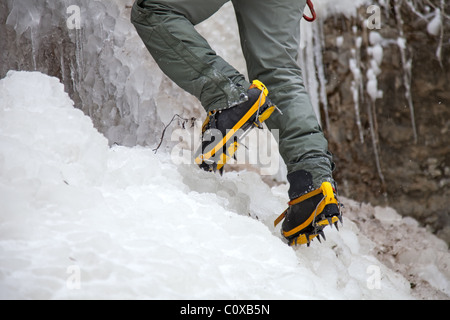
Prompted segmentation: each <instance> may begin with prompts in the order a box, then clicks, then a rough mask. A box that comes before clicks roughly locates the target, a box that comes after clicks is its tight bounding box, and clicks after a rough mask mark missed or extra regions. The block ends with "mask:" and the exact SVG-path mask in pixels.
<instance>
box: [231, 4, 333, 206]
mask: <svg viewBox="0 0 450 320" xmlns="http://www.w3.org/2000/svg"><path fill="white" fill-rule="evenodd" d="M232 2H233V5H234V7H235V11H236V15H237V20H238V24H239V30H240V36H241V43H242V49H243V52H244V55H245V58H246V61H247V67H248V73H249V78H250V80H252V79H258V80H261V81H262V82H263V83H264V84H265V85H266V86H267V88H268V89H269V91H270V94H269V97H270V99H271V100H272V102H273V103H275V104H276V105H277V106H278V108H279V109H280V110H281V111H282V112H283V114H282V115H281V114H278V113H274V114H273V115H272V117H270V119H268V120H267V121H266V124H267V125H268V127H269V128H270V129H278V130H279V145H280V154H281V155H282V157H283V159H284V161H285V162H286V165H287V167H288V172H289V176H288V179H289V181H290V182H291V195H290V196H291V199H292V198H295V197H298V196H299V195H301V194H303V193H306V192H308V191H310V190H312V189H317V188H319V187H320V186H321V184H322V182H324V181H329V182H333V180H332V158H331V155H330V153H329V152H328V142H327V140H326V139H325V137H324V134H323V132H322V129H321V127H320V126H319V123H318V121H317V118H316V115H315V113H314V110H313V108H312V105H311V102H310V99H309V96H308V93H307V91H306V89H305V86H304V83H303V77H302V71H301V68H300V66H299V64H298V50H299V45H300V20H301V18H302V13H303V10H304V7H305V4H306V1H305V0H283V1H271V0H245V1H242V0H233V1H232Z"/></svg>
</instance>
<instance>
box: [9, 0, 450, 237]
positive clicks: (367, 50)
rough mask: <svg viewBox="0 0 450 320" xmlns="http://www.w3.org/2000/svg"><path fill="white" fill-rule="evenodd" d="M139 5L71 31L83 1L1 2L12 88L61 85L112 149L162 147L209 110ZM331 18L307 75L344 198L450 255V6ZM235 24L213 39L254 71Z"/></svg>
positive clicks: (421, 4)
mask: <svg viewBox="0 0 450 320" xmlns="http://www.w3.org/2000/svg"><path fill="white" fill-rule="evenodd" d="M132 3H133V0H109V1H88V0H80V1H78V5H79V7H78V8H79V9H80V17H81V18H82V20H81V25H80V27H79V28H69V26H68V24H67V23H68V18H70V17H71V15H72V14H73V12H75V11H71V10H68V9H69V8H70V6H71V5H72V2H71V1H68V0H67V1H66V0H61V1H46V4H45V5H44V6H43V5H40V4H39V3H38V2H30V1H27V0H15V1H2V2H0V48H1V49H0V50H1V51H0V77H1V78H3V77H4V76H5V75H6V73H7V71H8V70H10V69H14V70H38V71H41V72H44V73H46V74H49V75H51V76H56V77H58V78H60V79H61V81H62V82H63V83H64V85H65V88H66V90H67V91H68V93H69V94H70V96H71V98H72V99H73V100H74V101H75V104H76V106H77V107H78V108H80V109H82V110H83V111H84V112H85V113H86V114H88V115H90V116H91V118H92V119H93V121H94V123H95V126H96V127H97V129H98V130H99V131H100V132H102V133H103V134H104V135H105V136H106V137H107V138H108V139H109V141H110V143H111V144H113V143H118V144H123V145H127V146H131V145H137V144H140V145H149V144H150V145H154V144H155V142H157V141H158V140H159V137H160V136H161V132H162V130H163V128H164V124H167V123H168V122H169V120H170V119H171V118H172V117H173V114H175V113H178V114H180V115H181V116H182V117H184V118H187V119H189V118H191V117H196V118H201V114H202V112H203V110H202V108H201V107H200V106H199V104H198V103H197V102H196V101H195V100H194V99H193V98H192V97H190V96H189V95H187V94H185V93H184V92H182V91H181V90H180V89H178V88H176V87H175V85H173V84H172V83H171V82H170V81H168V79H167V78H166V77H165V76H163V75H162V74H161V72H160V71H159V69H158V67H157V66H156V64H155V63H154V61H152V60H151V58H150V57H149V55H148V53H147V52H146V50H145V48H144V47H143V45H142V42H141V40H140V39H139V38H138V37H137V35H136V33H135V32H134V29H133V28H132V26H131V25H130V23H129V18H128V17H129V11H130V6H131V5H132ZM346 3H347V2H346V1H344V2H343V4H346ZM349 3H350V2H349ZM355 3H356V2H355ZM358 3H364V1H359V2H358ZM331 5H332V6H336V5H335V4H333V2H330V6H331ZM317 6H320V3H317ZM319 9H320V8H319ZM225 10H228V11H226V13H227V17H230V16H232V15H231V14H230V12H229V10H232V8H231V6H228V7H226V8H225ZM331 11H332V10H331V9H330V10H328V14H327V15H320V12H321V10H318V13H319V19H318V20H317V21H316V22H314V23H313V24H308V23H306V22H305V23H303V24H304V27H303V28H302V29H303V30H302V31H303V33H304V35H303V37H302V38H303V42H302V47H301V51H302V55H301V56H302V59H301V63H302V65H303V68H304V73H305V79H306V80H307V86H308V88H309V91H310V94H311V98H312V101H313V104H314V105H315V107H316V110H317V113H318V115H319V116H320V118H321V122H322V125H323V127H324V130H325V132H326V134H327V136H328V138H329V141H330V149H331V151H332V152H333V153H334V155H335V161H336V164H337V170H336V179H337V180H338V182H339V184H340V193H341V194H343V195H344V196H347V197H350V198H353V199H355V200H358V201H365V202H371V203H373V204H375V205H385V204H388V205H390V206H393V207H394V208H395V209H397V210H398V211H399V212H400V213H401V214H403V215H411V216H413V217H415V218H417V219H418V220H419V221H420V222H421V223H423V225H426V226H429V227H430V228H431V229H432V230H433V231H434V232H435V233H437V234H438V235H439V236H441V237H442V238H444V239H445V240H446V241H447V243H450V221H449V220H450V218H449V215H450V212H449V210H450V209H449V205H448V199H449V198H450V139H449V136H450V132H449V131H450V72H449V70H450V38H449V35H450V9H449V6H446V5H445V0H430V1H420V0H414V1H413V0H391V1H387V0H377V1H369V0H368V1H365V4H364V5H361V6H360V8H359V9H357V10H356V9H355V10H354V12H353V13H352V12H351V11H352V10H344V11H343V12H344V13H342V14H339V13H334V12H333V13H332V14H330V12H331ZM322 12H325V11H324V10H322ZM234 23H235V22H234V21H232V23H231V22H230V18H226V19H225V18H223V16H222V17H220V15H219V18H218V19H216V20H214V25H213V26H214V28H212V27H211V28H204V31H205V32H208V33H210V35H211V36H212V38H213V39H214V40H216V41H218V43H219V45H218V49H219V50H218V53H219V54H220V55H222V56H224V58H225V59H227V60H229V61H231V63H232V64H233V65H237V66H238V69H239V70H241V71H243V70H242V68H243V66H244V65H245V64H244V63H242V59H241V60H239V59H240V58H236V54H239V42H238V39H237V30H236V27H235V25H233V24H234ZM200 29H201V27H200ZM217 30H220V32H217ZM230 39H231V40H230ZM213 47H214V45H213ZM4 48H6V50H5V49H4ZM127 48H132V49H131V50H132V51H131V50H127ZM149 74H150V75H151V77H149ZM167 105H170V106H171V108H167ZM166 136H168V134H167V135H166Z"/></svg>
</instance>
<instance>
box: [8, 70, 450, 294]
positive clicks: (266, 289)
mask: <svg viewBox="0 0 450 320" xmlns="http://www.w3.org/2000/svg"><path fill="white" fill-rule="evenodd" d="M286 191H287V186H279V187H275V188H269V187H268V186H267V185H266V184H264V183H263V182H262V180H261V178H260V176H259V175H257V174H256V173H251V172H230V173H226V174H225V175H224V176H223V177H220V176H218V175H214V174H208V173H205V172H202V171H200V170H199V169H198V168H197V167H196V166H193V165H175V164H173V162H172V161H171V159H170V156H169V155H167V154H164V153H158V154H155V153H154V152H152V150H150V149H148V148H142V147H135V148H126V147H120V146H114V147H111V148H110V147H109V146H108V142H107V140H106V139H105V138H104V137H103V136H102V135H101V134H99V133H98V132H97V131H96V130H95V129H94V127H93V125H92V122H91V120H90V118H88V117H87V116H85V115H84V114H83V113H82V112H81V111H80V110H78V109H76V108H74V107H73V102H72V101H71V100H70V98H69V97H68V95H67V94H66V93H65V92H64V88H63V85H62V84H60V82H59V81H58V79H56V78H51V77H48V76H46V75H43V74H41V73H37V72H33V73H29V72H9V73H8V75H7V77H6V78H5V79H3V80H0V203H1V209H0V298H1V299H80V298H81V299H91V298H100V299H316V298H324V299H412V298H413V296H412V294H411V289H410V287H411V286H410V282H409V281H407V280H406V279H405V278H404V277H403V276H401V275H400V274H399V273H397V272H395V271H394V270H392V269H390V268H388V267H386V266H385V265H384V264H383V263H382V262H380V261H379V260H378V259H377V258H375V257H374V256H373V255H372V254H371V252H373V250H372V249H373V247H374V246H375V244H374V243H373V242H372V241H370V240H369V239H368V238H367V237H365V236H364V235H363V234H362V233H361V232H360V230H359V229H358V227H357V226H356V224H355V223H353V222H352V221H351V220H350V219H348V218H347V219H346V220H345V224H344V227H342V228H341V231H340V232H337V231H336V230H335V229H333V230H331V229H329V230H327V233H326V235H327V239H328V241H326V242H324V243H323V244H319V243H318V242H314V243H313V244H312V246H311V247H310V248H307V247H300V248H296V249H293V248H290V247H288V246H287V245H286V244H285V243H283V241H282V240H281V238H280V236H279V230H278V229H274V228H273V226H272V223H273V219H274V218H275V217H276V216H277V215H278V214H279V213H280V212H282V211H283V210H284V209H285V206H286V202H287V200H288V199H287V198H286ZM411 259H415V257H411ZM436 270H437V271H436ZM439 270H440V269H439V268H438V267H437V266H434V268H432V271H433V272H437V274H438V275H439V276H440V278H439V279H438V280H439V281H438V286H439V285H441V286H442V283H443V286H442V287H441V289H440V290H441V291H442V292H445V290H448V288H449V287H448V279H449V278H448V277H446V275H445V274H444V273H442V272H440V271H439Z"/></svg>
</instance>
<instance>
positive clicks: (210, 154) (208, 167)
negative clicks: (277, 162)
mask: <svg viewBox="0 0 450 320" xmlns="http://www.w3.org/2000/svg"><path fill="white" fill-rule="evenodd" d="M268 93H269V92H268V90H267V88H266V87H265V85H264V84H262V83H261V82H260V81H258V80H255V81H253V84H252V85H251V87H250V88H249V90H248V92H247V95H248V100H247V101H246V102H243V103H241V104H239V105H237V106H235V107H232V108H229V109H224V110H219V111H212V112H209V113H208V115H207V117H206V120H205V122H204V123H203V127H202V145H201V146H200V148H199V149H198V150H197V152H196V154H195V163H196V164H198V165H199V166H200V168H202V169H203V170H205V171H214V172H215V171H216V170H219V171H220V172H222V170H223V166H224V165H225V163H227V162H228V161H229V160H230V159H231V158H232V157H233V156H234V154H235V153H236V150H237V148H238V147H239V143H240V141H242V139H243V138H244V137H245V135H246V134H247V133H248V132H249V131H250V130H251V129H252V128H255V127H256V128H262V123H263V122H264V121H266V120H267V119H268V118H269V117H270V116H271V115H272V113H273V111H274V110H275V109H276V106H275V105H273V104H272V102H271V101H270V100H269V98H268V97H267V95H268Z"/></svg>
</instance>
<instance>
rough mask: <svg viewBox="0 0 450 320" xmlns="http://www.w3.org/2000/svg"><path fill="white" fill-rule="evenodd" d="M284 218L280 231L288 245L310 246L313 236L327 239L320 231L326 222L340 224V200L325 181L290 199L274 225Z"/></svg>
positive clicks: (327, 223)
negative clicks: (316, 187)
mask: <svg viewBox="0 0 450 320" xmlns="http://www.w3.org/2000/svg"><path fill="white" fill-rule="evenodd" d="M300 206H301V207H300ZM308 209H309V210H308ZM311 212H312V213H311ZM283 220H284V223H283V226H282V228H281V234H282V235H283V237H284V239H286V241H287V243H288V244H289V246H296V245H303V244H306V245H308V247H309V245H310V244H311V241H313V240H314V239H317V240H318V241H319V242H322V241H321V240H322V239H323V240H326V237H325V233H324V231H323V230H324V229H325V227H326V226H330V227H332V226H333V225H334V226H335V227H336V229H337V230H339V226H338V222H340V223H341V224H343V219H342V213H341V204H340V203H339V202H338V201H337V199H336V196H335V193H334V189H333V187H332V185H331V183H330V182H324V183H323V184H322V186H321V187H320V188H319V189H317V190H314V191H312V192H310V193H307V194H305V195H303V196H301V197H299V198H297V199H294V200H292V201H290V202H289V208H288V209H286V210H285V211H284V212H283V213H282V214H281V215H280V216H279V217H278V218H277V219H276V220H275V222H274V226H275V227H276V226H277V225H278V224H279V223H280V222H281V221H283Z"/></svg>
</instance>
